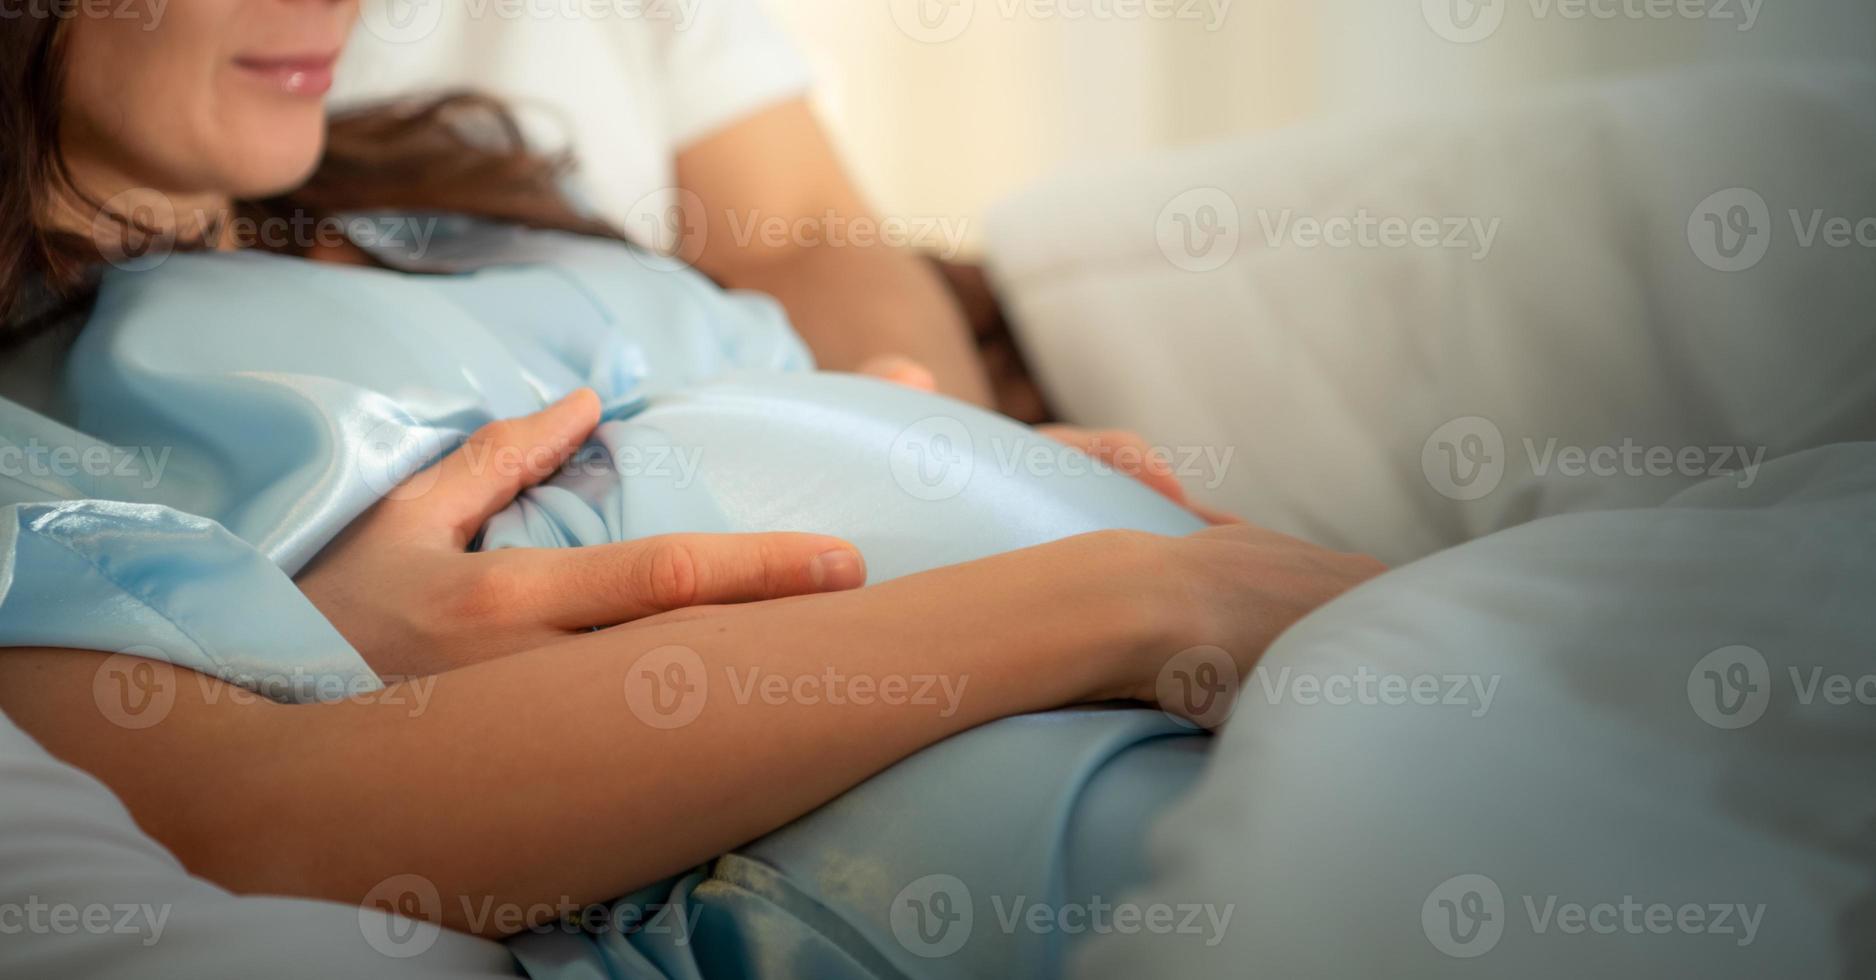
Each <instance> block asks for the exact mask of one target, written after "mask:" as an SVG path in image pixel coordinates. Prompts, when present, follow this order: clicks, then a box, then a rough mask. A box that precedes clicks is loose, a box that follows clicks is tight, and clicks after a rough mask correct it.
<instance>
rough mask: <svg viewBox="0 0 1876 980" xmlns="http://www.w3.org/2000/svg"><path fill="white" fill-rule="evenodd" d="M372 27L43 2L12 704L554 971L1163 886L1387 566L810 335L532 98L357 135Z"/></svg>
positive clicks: (297, 852)
mask: <svg viewBox="0 0 1876 980" xmlns="http://www.w3.org/2000/svg"><path fill="white" fill-rule="evenodd" d="M355 15H356V10H355V8H354V5H353V4H352V3H349V2H311V0H197V2H195V3H191V4H188V5H176V6H174V7H173V8H171V9H169V10H168V11H167V14H166V16H164V17H163V18H162V19H161V20H160V23H158V24H157V26H156V27H155V29H154V30H148V31H146V30H144V27H145V26H146V25H144V24H143V23H141V22H140V21H135V20H113V19H111V18H108V17H102V16H99V17H91V16H85V15H80V16H75V17H73V18H69V19H52V18H40V19H32V18H26V19H15V20H10V21H8V22H7V24H6V27H5V31H6V35H5V42H4V43H5V49H4V51H3V52H0V54H3V55H4V70H5V72H6V77H5V80H4V83H3V84H4V89H5V91H4V92H0V98H4V102H3V103H0V111H3V112H4V113H6V114H7V116H6V118H5V119H4V120H0V125H4V127H5V136H4V142H5V143H6V144H7V145H6V147H5V149H4V152H5V154H6V159H5V163H4V164H3V165H0V167H3V169H0V200H3V201H4V206H3V207H0V261H3V262H4V268H3V269H0V276H4V278H3V279H0V303H4V304H5V309H6V310H7V320H8V328H9V331H10V336H9V340H10V342H11V344H12V349H11V351H10V353H9V354H8V355H7V358H6V364H5V366H4V370H3V371H0V385H3V386H4V389H3V390H0V394H4V395H5V397H6V399H7V401H6V402H5V403H3V404H0V408H3V409H4V412H3V413H0V419H3V420H4V430H3V431H0V440H3V441H4V442H5V443H9V444H12V445H13V446H14V447H19V448H23V449H26V450H28V452H27V453H26V454H25V455H23V456H18V457H16V458H23V459H38V458H40V457H39V456H35V455H32V452H31V451H32V450H33V449H34V447H38V448H41V449H46V450H47V452H46V453H45V454H44V458H46V459H49V460H51V461H52V462H51V464H49V465H47V466H45V467H34V466H24V467H16V469H18V470H19V472H17V473H9V474H7V476H8V478H9V479H8V480H7V481H6V482H5V483H4V487H3V491H4V494H5V495H4V496H0V504H5V505H8V506H6V507H5V508H4V509H0V515H4V519H3V521H0V552H3V554H0V559H3V560H4V562H5V564H4V568H5V570H6V574H5V576H4V577H0V645H4V646H6V647H9V648H10V649H7V650H6V652H5V654H4V655H0V708H4V710H5V711H6V712H7V714H8V715H9V716H11V717H12V718H13V719H14V720H15V721H16V722H17V723H18V724H19V725H20V726H21V727H22V728H24V729H26V730H27V731H28V732H30V733H32V734H33V735H34V736H36V737H37V738H38V739H39V740H40V741H41V742H42V743H43V744H44V745H45V746H46V747H47V748H48V749H50V750H51V751H53V752H54V753H56V754H58V755H60V756H62V757H63V758H65V759H67V760H69V761H71V762H72V763H74V764H76V765H78V766H80V767H82V768H84V769H86V770H88V771H90V772H92V773H93V774H95V775H96V776H98V777H99V778H100V779H101V780H103V781H104V782H105V783H106V784H108V785H109V786H110V787H111V788H112V789H113V790H115V791H116V793H117V794H118V795H119V796H120V797H121V798H122V799H123V800H124V801H125V802H126V804H127V805H128V807H129V809H130V811H131V812H132V814H133V815H134V816H135V817H136V818H137V820H138V821H139V823H140V824H141V826H142V827H143V828H144V829H145V830H147V831H148V832H149V833H150V834H151V835H152V836H154V837H155V838H156V839H157V840H159V841H160V842H162V843H163V844H164V845H166V846H167V847H168V848H169V849H170V850H171V851H173V852H174V853H175V854H176V855H177V856H178V857H179V858H180V859H181V860H182V861H183V863H184V864H185V865H187V866H188V867H189V869H190V870H191V871H193V872H194V873H196V874H198V875H200V876H202V877H205V878H207V879H209V880H211V881H214V882H216V883H218V884H221V885H223V886H225V887H227V888H229V889H231V890H234V891H237V892H244V893H266V894H275V895H294V896H307V897H314V898H322V899H330V900H333V901H339V902H345V903H349V904H359V905H368V906H370V905H381V904H382V905H388V906H390V907H393V908H394V909H395V910H397V911H400V912H404V913H406V914H408V915H410V916H412V917H415V918H423V919H429V920H432V921H434V922H436V923H439V924H441V925H444V926H448V927H451V928H455V929H460V930H463V931H468V932H473V933H476V934H480V935H484V936H489V937H493V938H509V937H518V938H515V940H514V942H513V949H514V950H515V952H516V955H517V957H518V959H519V960H520V961H521V963H522V965H523V966H524V967H525V968H526V969H528V970H529V971H530V972H531V973H534V974H536V975H549V974H561V975H569V976H597V975H607V974H608V973H610V974H611V975H632V976H640V975H643V976H659V975H666V976H702V975H709V976H724V975H752V976H817V977H837V976H890V975H907V974H909V975H920V976H981V975H988V974H995V973H1008V974H1036V973H1048V972H1052V971H1054V970H1055V969H1056V968H1057V966H1058V965H1059V963H1060V959H1061V954H1062V943H1063V941H1064V940H1065V938H1066V937H1065V936H1064V935H1062V934H1061V930H1040V929H1033V928H1030V927H1027V926H1024V927H1011V926H1009V925H1008V924H1007V922H1008V921H1012V920H1007V919H1005V918H1004V915H1005V912H1004V911H1002V910H1006V909H1008V908H1011V907H1017V908H1021V907H1022V906H1023V905H1025V904H1026V903H1030V904H1040V905H1043V906H1045V907H1051V906H1061V905H1067V904H1074V903H1081V904H1082V905H1084V906H1085V905H1087V904H1090V903H1093V902H1098V901H1099V900H1100V899H1101V898H1102V897H1103V896H1106V897H1107V898H1108V899H1109V900H1111V899H1112V897H1114V895H1115V891H1116V890H1117V889H1119V888H1122V887H1125V886H1126V885H1128V884H1129V883H1131V882H1133V881H1134V880H1136V879H1137V877H1138V874H1139V867H1140V862H1139V859H1138V848H1139V846H1140V841H1141V836H1142V834H1143V828H1144V824H1145V822H1146V821H1147V820H1148V819H1149V818H1150V817H1151V816H1152V815H1153V814H1154V813H1155V812H1156V811H1157V809H1158V808H1159V807H1160V806H1162V805H1163V804H1164V803H1165V802H1167V801H1168V800H1169V799H1170V798H1172V797H1173V796H1174V795H1176V794H1177V793H1178V792H1179V791H1180V790H1182V789H1183V788H1184V787H1185V786H1186V785H1187V783H1188V782H1189V781H1190V779H1191V778H1192V775H1193V773H1194V772H1195V771H1196V767H1197V766H1198V764H1199V763H1200V762H1201V761H1202V751H1203V745H1204V738H1203V737H1202V736H1201V735H1196V734H1194V732H1195V730H1196V726H1194V725H1189V724H1185V723H1183V722H1175V721H1174V720H1173V716H1174V715H1181V716H1188V717H1190V716H1197V717H1196V720H1197V721H1199V722H1203V723H1207V724H1209V723H1213V722H1216V721H1218V720H1219V719H1220V718H1221V717H1222V714H1221V713H1220V711H1219V709H1220V703H1219V702H1218V700H1217V698H1216V697H1213V696H1214V695H1223V696H1224V697H1227V698H1228V695H1229V686H1230V685H1229V678H1230V677H1231V676H1232V675H1234V674H1242V673H1243V672H1245V671H1247V670H1248V669H1249V668H1250V666H1251V665H1252V664H1254V663H1255V661H1256V660H1257V658H1258V657H1259V656H1260V655H1261V653H1262V651H1263V650H1264V649H1265V648H1266V647H1267V646H1268V644H1269V643H1270V642H1271V640H1272V639H1274V638H1275V637H1276V636H1277V635H1278V634H1279V633H1281V632H1282V631H1283V630H1285V629H1286V628H1288V626H1289V625H1290V624H1292V623H1293V622H1295V621H1296V620H1297V619H1299V618H1300V617H1302V616H1303V615H1305V614H1307V613H1309V612H1310V611H1312V610H1313V609H1315V608H1316V607H1318V606H1320V605H1321V604H1323V603H1325V602H1327V601H1328V600H1330V599H1332V598H1334V597H1336V596H1337V595H1340V594H1341V593H1343V592H1344V591H1346V590H1348V589H1349V588H1352V587H1353V586H1355V585H1357V584H1359V583H1360V582H1362V581H1364V580H1366V579H1368V578H1370V577H1372V576H1374V575H1375V574H1377V573H1378V572H1379V571H1380V567H1379V566H1378V564H1377V563H1375V562H1373V561H1372V560H1370V559H1367V558H1363V557H1360V556H1349V555H1340V554H1333V553H1329V552H1325V551H1322V550H1320V549H1316V548H1313V547H1311V546H1309V545H1307V544H1304V543H1302V542H1298V541H1295V540H1292V539H1288V538H1284V537H1282V536H1280V535H1276V534H1272V533H1269V532H1264V531H1260V530H1257V529H1254V528H1246V527H1227V528H1214V529H1203V527H1202V522H1200V521H1198V520H1196V519H1195V518H1193V517H1192V516H1191V515H1189V514H1188V513H1186V512H1185V511H1183V510H1182V509H1180V508H1179V507H1177V506H1175V505H1174V504H1173V503H1171V502H1169V501H1168V500H1166V499H1165V498H1164V497H1162V496H1159V495H1157V494H1155V493H1154V492H1153V491H1151V490H1149V489H1147V488H1146V487H1145V486H1144V485H1142V484H1140V483H1138V482H1136V481H1133V480H1130V479H1128V478H1126V477H1124V476H1118V475H1115V474H1112V473H1108V472H1101V471H1098V470H1096V469H1094V468H1090V467H1088V466H1087V465H1086V463H1087V462H1088V461H1087V459H1086V458H1085V457H1081V456H1079V455H1078V454H1076V453H1074V452H1072V451H1070V450H1066V449H1063V448H1059V447H1055V446H1054V445H1053V444H1052V443H1050V442H1048V441H1047V440H1046V439H1044V438H1043V437H1040V436H1038V435H1036V434H1034V433H1033V432H1031V431H1029V430H1027V429H1025V428H1023V427H1021V426H1017V425H1015V424H1014V423H1011V422H1009V421H1008V420H1006V419H1001V418H998V417H995V416H992V415H989V414H987V413H983V412H980V411H978V410H975V409H972V408H969V407H967V406H963V405H961V404H958V403H955V402H952V401H949V400H946V399H942V398H938V397H935V396H931V395H927V394H924V393H922V392H919V391H916V390H912V389H910V388H906V387H901V386H896V385H891V384H888V383H885V382H883V381H879V380H875V379H867V378H859V377H850V376H836V375H828V374H817V373H813V372H812V371H811V370H810V367H811V365H810V364H809V362H808V358H807V355H806V352H805V351H804V349H803V348H802V346H801V345H800V343H799V341H798V340H797V339H796V338H795V336H794V335H793V333H792V332H791V331H790V330H789V329H788V327H787V324H786V323H785V321H784V320H783V319H782V318H781V316H780V315H779V313H778V312H777V310H776V308H775V307H774V305H773V304H771V303H769V302H767V301H766V300H763V299H761V298H760V297H755V296H748V295H736V294H727V293H723V292H721V291H719V290H717V289H716V288H715V287H714V286H712V285H711V284H710V283H708V282H707V281H705V280H703V279H702V278H701V277H698V276H696V275H695V274H693V273H690V272H688V271H687V270H683V269H680V268H675V267H672V266H670V265H669V264H667V263H665V262H663V261H662V260H659V259H657V258H655V257H653V256H649V255H646V254H644V253H642V252H637V251H635V250H633V249H631V248H630V247H629V246H627V245H625V244H624V243H623V242H622V241H620V240H618V238H617V236H616V235H613V234H612V233H611V232H610V231H609V230H608V229H606V228H604V227H603V226H601V225H599V224H597V223H595V222H592V221H590V220H587V219H586V218H584V217H582V215H581V213H580V212H579V211H578V210H577V209H576V208H575V207H574V206H573V205H571V204H569V203H567V202H565V201H564V200H562V199H561V197H560V196H559V195H558V194H557V192H556V177H557V171H556V170H555V168H554V167H553V166H551V165H550V164H549V163H548V162H546V161H543V160H541V159H538V158H536V157H533V156H530V155H529V154H527V153H526V152H525V151H524V150H523V149H521V148H520V145H519V140H518V137H517V136H516V135H515V133H514V130H513V128H512V125H511V124H510V123H509V122H508V120H507V117H506V116H505V115H503V114H502V113H500V112H499V110H497V109H495V108H494V107H491V106H489V105H488V104H487V103H485V102H482V101H480V100H476V99H472V98H459V99H453V100H446V101H444V102H441V103H437V104H433V105H430V106H425V107H420V108H415V109H387V110H382V111H378V112H373V113H369V114H366V115H363V116H360V117H358V118H354V119H348V120H340V121H337V122H335V123H333V124H331V125H329V124H328V120H327V118H326V114H325V110H324V106H323V103H322V100H321V95H322V94H323V91H324V88H325V86H326V84H327V83H328V82H329V76H328V75H327V74H326V73H327V72H329V69H330V64H331V62H332V60H333V59H334V58H335V57H336V54H337V52H338V51H339V49H340V47H341V46H342V44H343V39H344V38H345V37H346V36H347V35H348V33H349V31H350V28H351V24H352V19H353V18H354V17H355ZM209 216H220V217H219V218H211V217H209ZM227 216H239V220H233V221H230V220H225V219H226V218H227ZM306 229H311V230H312V231H311V232H308V231H306ZM329 229H343V230H344V231H345V232H346V233H347V234H346V235H344V236H342V237H339V236H335V237H332V238H331V239H330V240H327V238H326V237H325V236H324V235H322V234H320V232H321V231H322V230H329ZM151 239H155V242H154V246H155V247H154V248H152V247H150V246H151ZM242 246H259V247H260V248H258V249H256V248H249V249H247V250H243V248H242ZM172 252H177V253H181V254H173V255H172V254H171V253H172ZM113 266H114V267H115V268H111V267H113ZM104 268H109V269H110V271H109V273H108V274H107V275H104V276H102V278H101V279H99V278H96V277H93V276H92V275H91V272H92V271H94V270H97V269H104ZM472 430H474V432H475V434H474V435H473V436H470V437H468V438H467V441H466V442H465V441H464V435H465V434H466V433H469V432H471V431H472ZM60 460H64V461H66V462H65V463H64V464H61V463H60V462H59V461H60ZM1038 460H1040V462H1038ZM693 532H790V534H789V535H787V536H777V537H770V538H766V539H764V540H765V541H766V542H767V547H769V548H770V549H771V555H770V559H771V560H770V561H769V562H768V563H767V564H766V566H765V567H766V568H768V569H770V570H771V572H770V574H769V575H768V580H762V579H763V576H762V575H756V576H754V578H753V579H752V580H748V581H740V582H730V583H728V584H725V580H724V579H723V578H722V577H721V576H720V575H718V574H717V573H718V572H719V571H720V570H719V569H717V568H714V567H713V566H712V556H713V555H714V554H716V553H715V552H713V551H712V550H711V548H712V547H715V546H714V545H706V544H705V541H706V539H695V540H694V541H692V545H691V547H688V548H686V547H663V548H644V547H642V546H641V545H642V543H643V542H644V541H645V540H646V539H648V538H653V537H656V536H661V535H670V534H678V533H693ZM715 540H718V541H720V540H722V539H715ZM621 549H635V550H630V551H627V550H621ZM797 559H798V560H797ZM862 580H866V581H868V583H869V584H868V585H867V586H866V587H864V588H855V586H858V585H859V584H860V583H861V581H862ZM778 595H781V596H792V597H791V598H782V599H772V600H768V597H771V596H778ZM647 597H649V599H647ZM750 599H765V600H768V601H741V600H750ZM667 610H675V611H667ZM249 692H258V693H260V694H264V695H266V697H264V698H257V697H254V696H252V695H251V694H250V693H249ZM1108 702H1136V704H1135V705H1134V706H1132V707H1116V706H1112V705H1108V706H1105V707H1078V706H1091V705H1102V704H1105V703H1108ZM1142 703H1143V704H1145V705H1157V706H1159V707H1160V708H1163V709H1164V711H1163V712H1162V711H1157V710H1152V709H1151V708H1147V707H1142V706H1141V704H1142ZM153 706H154V707H153ZM1055 709H1070V710H1060V711H1058V710H1055ZM1037 712H1050V713H1048V714H1036V713H1037ZM621 896H623V897H621ZM973 906H974V907H975V910H976V911H975V920H976V925H975V928H974V929H973V928H972V924H971V921H970V918H971V915H970V910H971V908H972V907H973ZM594 908H600V909H604V910H606V911H605V912H604V913H603V914H600V915H597V916H595V915H594V914H593V913H592V909H594ZM576 912H577V913H579V914H578V916H577V917H578V918H579V920H580V921H579V923H578V925H579V927H578V928H575V927H572V926H568V925H567V924H566V923H565V922H564V921H562V920H564V919H565V918H566V917H567V916H569V915H570V914H571V913H576ZM1025 921H1028V920H1025ZM422 935H423V934H421V933H419V934H416V938H412V937H410V936H401V937H400V936H398V935H393V934H389V933H387V934H386V935H384V936H381V937H378V938H379V939H380V940H381V941H382V942H384V943H386V944H388V945H389V946H390V947H391V948H390V949H389V950H388V952H389V954H390V955H408V954H409V953H411V952H418V951H420V949H417V948H414V947H412V946H411V945H410V944H411V943H416V944H418V945H419V946H420V945H421V942H422ZM582 971H585V972H582Z"/></svg>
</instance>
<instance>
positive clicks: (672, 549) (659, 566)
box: [640, 542, 699, 609]
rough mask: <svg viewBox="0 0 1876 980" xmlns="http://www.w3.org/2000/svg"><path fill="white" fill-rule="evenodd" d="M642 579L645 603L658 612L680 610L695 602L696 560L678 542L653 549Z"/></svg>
mask: <svg viewBox="0 0 1876 980" xmlns="http://www.w3.org/2000/svg"><path fill="white" fill-rule="evenodd" d="M641 576H642V577H641V580H640V586H641V588H643V589H644V592H645V599H646V601H647V602H648V603H649V604H650V605H652V606H654V607H656V608H658V609H682V608H684V607H686V606H690V605H693V604H695V603H696V601H697V593H698V589H699V585H698V570H697V557H696V556H695V555H694V554H692V553H691V550H690V549H689V548H687V547H685V546H684V545H682V544H680V543H677V542H664V543H661V544H659V545H658V546H657V547H655V548H653V549H652V550H651V552H650V554H649V557H648V558H647V560H646V561H645V563H644V566H643V571H642V572H641Z"/></svg>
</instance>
